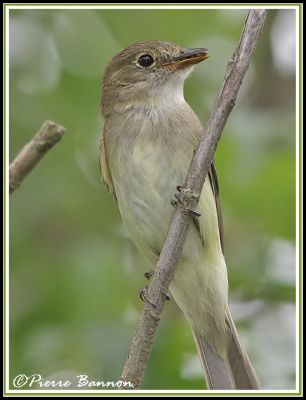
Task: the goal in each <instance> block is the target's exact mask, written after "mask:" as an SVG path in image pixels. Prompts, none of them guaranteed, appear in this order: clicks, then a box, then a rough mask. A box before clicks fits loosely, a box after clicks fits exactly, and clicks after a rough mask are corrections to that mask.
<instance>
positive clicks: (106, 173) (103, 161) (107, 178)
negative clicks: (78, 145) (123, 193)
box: [99, 136, 117, 199]
mask: <svg viewBox="0 0 306 400" xmlns="http://www.w3.org/2000/svg"><path fill="white" fill-rule="evenodd" d="M99 152H100V157H99V164H100V171H101V177H102V180H103V182H104V185H105V187H106V189H107V190H108V191H109V192H111V193H112V195H113V196H114V198H115V199H117V198H116V192H115V188H114V184H113V180H112V176H111V173H110V170H109V167H108V162H107V157H106V151H105V144H104V138H103V136H102V137H101V140H100V145H99Z"/></svg>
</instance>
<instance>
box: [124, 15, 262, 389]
mask: <svg viewBox="0 0 306 400" xmlns="http://www.w3.org/2000/svg"><path fill="white" fill-rule="evenodd" d="M266 14H267V11H266V10H264V9H255V10H250V11H249V14H248V16H247V19H246V21H245V25H244V29H243V32H242V34H241V38H240V42H239V44H238V47H237V49H236V51H235V53H234V55H233V59H232V60H230V61H229V63H228V66H227V70H226V74H225V79H224V82H223V84H222V87H221V90H220V93H219V95H218V98H217V100H216V102H215V105H214V107H213V110H212V113H211V116H210V118H209V120H208V123H207V126H206V128H205V130H204V133H203V136H202V140H201V142H200V144H199V146H198V148H197V150H196V152H195V154H194V156H193V159H192V162H191V166H190V168H189V171H188V175H187V178H186V182H185V185H184V193H185V194H187V196H185V200H186V198H188V209H189V210H195V208H196V206H197V203H198V200H199V199H198V196H197V195H196V194H197V193H201V191H202V187H203V184H204V181H205V178H206V175H207V173H208V169H209V167H210V165H211V163H212V161H213V157H214V154H215V151H216V148H217V144H218V142H219V140H220V137H221V133H222V130H223V128H224V126H225V123H226V121H227V119H228V117H229V114H230V112H231V111H232V109H233V107H234V105H235V101H236V98H237V94H238V90H239V88H240V85H241V83H242V80H243V78H244V75H245V73H246V71H247V69H248V67H249V64H250V59H251V56H252V54H253V53H254V50H255V46H256V43H257V41H258V39H259V36H260V34H261V31H262V28H263V26H264V22H265V18H266ZM189 210H187V209H186V208H184V207H178V208H177V209H176V211H175V212H174V215H173V219H172V222H171V225H170V228H169V231H168V235H167V238H166V241H165V243H164V246H163V249H162V251H161V253H160V257H159V260H158V262H157V265H156V270H155V274H154V277H153V279H152V281H151V282H150V284H149V287H148V292H147V297H148V300H149V301H148V302H145V304H144V309H143V311H142V313H141V316H140V320H139V323H138V326H137V328H136V332H135V334H134V338H133V341H132V344H131V347H130V351H129V355H128V358H127V361H126V364H125V366H124V369H123V373H122V377H121V379H122V380H124V381H129V382H131V383H132V384H133V385H134V389H138V388H139V386H140V384H141V382H142V379H143V376H144V372H145V368H146V366H147V363H148V360H149V355H150V352H151V349H152V345H153V340H154V334H155V331H156V329H157V326H158V321H159V319H160V316H161V313H162V311H163V308H164V304H165V293H166V292H167V290H168V287H169V285H170V282H171V280H172V278H173V276H174V272H175V267H176V265H177V263H178V260H179V258H180V255H181V252H182V247H183V244H184V241H185V239H186V236H187V233H188V229H189V226H190V222H191V214H192V213H191V212H190V211H189ZM152 304H153V305H152Z"/></svg>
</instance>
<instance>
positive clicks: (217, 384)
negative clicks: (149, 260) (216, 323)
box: [193, 311, 260, 390]
mask: <svg viewBox="0 0 306 400" xmlns="http://www.w3.org/2000/svg"><path fill="white" fill-rule="evenodd" d="M226 323H227V327H228V335H229V338H228V341H227V352H226V356H225V357H222V356H220V355H219V354H218V353H217V352H216V351H215V350H214V349H213V348H212V346H211V345H209V344H208V342H207V341H205V339H203V338H202V337H201V335H200V334H198V333H197V332H196V331H195V330H193V336H194V339H195V342H196V345H197V349H198V352H199V355H200V359H201V364H202V367H203V370H204V374H205V377H206V383H207V386H208V388H209V389H213V390H216V389H219V390H235V389H238V390H239V389H245V390H246V389H248V390H251V389H255V390H256V389H260V384H259V380H258V377H257V375H256V372H255V370H254V368H253V366H252V364H251V362H250V360H249V358H248V356H247V354H246V352H245V350H244V349H243V347H242V345H241V343H240V340H239V336H238V333H237V330H236V328H235V325H234V322H233V319H232V317H231V314H230V312H229V311H228V312H227V317H226Z"/></svg>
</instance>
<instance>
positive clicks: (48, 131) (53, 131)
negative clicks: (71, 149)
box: [10, 121, 65, 194]
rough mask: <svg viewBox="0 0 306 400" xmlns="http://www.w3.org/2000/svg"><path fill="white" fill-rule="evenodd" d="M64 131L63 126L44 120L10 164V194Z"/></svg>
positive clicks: (59, 138)
mask: <svg viewBox="0 0 306 400" xmlns="http://www.w3.org/2000/svg"><path fill="white" fill-rule="evenodd" d="M64 133H65V128H64V127H62V126H60V125H58V124H56V123H55V122H51V121H46V122H45V123H44V124H43V125H42V127H41V128H40V130H39V131H38V133H37V134H36V135H35V136H34V137H33V139H32V140H31V141H30V142H29V143H27V144H26V145H25V146H24V147H23V149H22V150H21V151H20V152H19V154H18V155H17V157H16V158H15V160H14V161H13V162H12V163H11V164H10V194H11V193H13V192H14V190H15V189H17V188H18V187H19V186H20V184H21V182H22V181H23V180H24V178H25V177H26V176H27V175H28V174H29V173H30V172H31V171H32V169H33V168H34V167H35V166H36V164H37V163H38V162H39V161H40V160H41V159H42V158H43V156H44V155H45V154H46V153H47V151H48V150H50V149H51V148H52V147H53V146H54V145H55V144H56V143H57V142H59V141H60V140H61V138H62V136H63V134H64Z"/></svg>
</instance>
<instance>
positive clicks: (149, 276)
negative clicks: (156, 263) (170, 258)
mask: <svg viewBox="0 0 306 400" xmlns="http://www.w3.org/2000/svg"><path fill="white" fill-rule="evenodd" d="M153 275H154V271H153V270H151V271H147V272H145V273H144V277H145V278H146V279H147V280H148V281H149V280H150V279H151V278H152V276H153Z"/></svg>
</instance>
